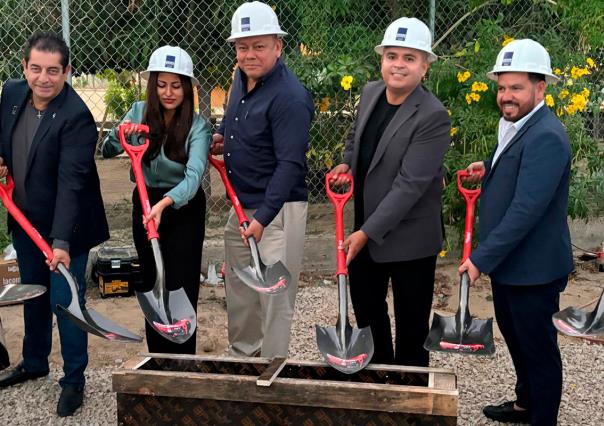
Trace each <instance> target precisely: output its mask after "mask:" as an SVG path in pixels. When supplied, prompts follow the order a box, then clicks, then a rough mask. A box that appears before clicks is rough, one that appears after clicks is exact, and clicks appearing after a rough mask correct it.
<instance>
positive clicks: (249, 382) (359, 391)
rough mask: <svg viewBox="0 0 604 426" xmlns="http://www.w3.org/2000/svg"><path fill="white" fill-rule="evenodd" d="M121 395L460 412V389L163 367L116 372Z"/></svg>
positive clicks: (439, 412) (423, 412)
mask: <svg viewBox="0 0 604 426" xmlns="http://www.w3.org/2000/svg"><path fill="white" fill-rule="evenodd" d="M113 390H114V391H115V392H118V393H129V394H140V395H161V396H169V397H179V398H197V399H212V400H225V401H244V402H256V403H266V404H286V405H299V406H309V407H326V408H344V409H351V410H373V411H388V412H404V413H417V414H431V415H441V416H453V417H455V416H457V400H458V392H457V390H442V389H430V388H426V387H418V386H394V385H383V384H370V383H363V384H359V383H348V382H334V381H323V380H304V379H284V378H276V379H275V380H274V381H273V383H272V385H271V386H270V387H261V386H256V383H255V377H250V376H236V375H228V374H201V373H180V372H162V371H142V370H139V371H128V372H125V373H122V374H114V376H113Z"/></svg>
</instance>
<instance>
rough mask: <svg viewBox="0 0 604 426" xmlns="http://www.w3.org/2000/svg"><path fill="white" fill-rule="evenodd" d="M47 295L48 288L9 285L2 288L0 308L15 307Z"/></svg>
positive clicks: (31, 285)
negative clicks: (17, 304)
mask: <svg viewBox="0 0 604 426" xmlns="http://www.w3.org/2000/svg"><path fill="white" fill-rule="evenodd" d="M44 293H46V287H44V286H43V285H37V284H7V285H3V286H0V306H7V305H14V304H16V303H21V302H24V301H26V300H28V299H33V298H34V297H38V296H40V295H42V294H44Z"/></svg>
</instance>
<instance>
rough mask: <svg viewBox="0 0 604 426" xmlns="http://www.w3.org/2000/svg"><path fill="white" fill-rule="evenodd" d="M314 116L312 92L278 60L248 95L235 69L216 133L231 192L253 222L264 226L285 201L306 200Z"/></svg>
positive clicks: (243, 80)
mask: <svg viewBox="0 0 604 426" xmlns="http://www.w3.org/2000/svg"><path fill="white" fill-rule="evenodd" d="M313 115H314V106H313V102H312V98H311V96H310V94H309V93H308V91H307V90H306V89H305V88H304V86H302V84H301V83H300V82H299V81H298V79H297V78H296V76H295V75H294V74H293V73H292V72H291V71H290V70H289V69H288V68H287V67H286V66H285V64H283V62H282V61H281V60H280V59H279V60H277V63H276V64H275V66H274V67H273V68H272V69H271V71H269V72H268V73H267V74H266V75H264V76H263V77H262V78H260V79H259V80H258V81H257V83H256V85H255V87H254V89H253V90H251V91H250V92H249V93H248V92H247V78H246V75H245V73H243V72H242V71H241V70H240V69H239V70H237V72H236V74H235V79H234V81H233V87H232V89H231V94H230V98H229V103H228V107H227V110H226V113H225V116H224V119H223V121H222V124H221V125H220V128H219V129H218V133H220V134H222V135H223V136H224V160H225V163H226V168H227V173H228V177H229V179H230V181H231V183H232V184H233V187H234V189H235V192H236V193H237V196H238V197H239V200H240V202H241V204H242V205H243V206H244V207H245V208H252V209H257V211H256V213H255V214H254V218H255V219H256V220H257V221H258V222H260V224H262V225H263V226H267V225H268V224H269V223H271V221H272V220H273V219H274V218H275V216H276V215H277V213H279V211H280V210H281V208H282V207H283V204H284V203H285V202H289V201H307V200H308V190H307V188H306V182H305V178H306V173H307V165H306V152H307V150H308V146H309V139H310V136H309V129H310V122H311V120H312V117H313Z"/></svg>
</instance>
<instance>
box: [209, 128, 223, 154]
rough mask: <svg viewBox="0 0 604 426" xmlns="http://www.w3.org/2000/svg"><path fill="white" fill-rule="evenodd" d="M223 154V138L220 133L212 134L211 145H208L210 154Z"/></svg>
mask: <svg viewBox="0 0 604 426" xmlns="http://www.w3.org/2000/svg"><path fill="white" fill-rule="evenodd" d="M223 152H224V136H222V135H221V134H220V133H214V134H213V135H212V145H210V154H212V155H222V153H223Z"/></svg>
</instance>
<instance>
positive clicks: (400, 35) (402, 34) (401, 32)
mask: <svg viewBox="0 0 604 426" xmlns="http://www.w3.org/2000/svg"><path fill="white" fill-rule="evenodd" d="M406 38H407V28H399V29H398V31H397V32H396V39H397V40H398V41H405V39H406Z"/></svg>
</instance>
